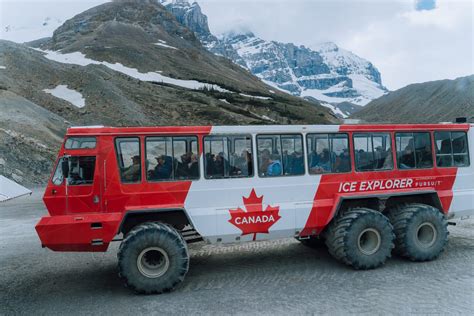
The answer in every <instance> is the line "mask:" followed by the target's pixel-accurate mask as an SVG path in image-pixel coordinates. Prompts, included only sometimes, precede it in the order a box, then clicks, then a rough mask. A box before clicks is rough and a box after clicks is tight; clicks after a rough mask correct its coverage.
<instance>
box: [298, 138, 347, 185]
mask: <svg viewBox="0 0 474 316" xmlns="http://www.w3.org/2000/svg"><path fill="white" fill-rule="evenodd" d="M310 135H327V136H328V137H327V140H328V145H329V147H331V146H332V145H331V144H332V142H331V143H330V142H329V140H330V139H331V138H330V135H346V137H347V149H348V150H349V165H350V168H349V171H345V172H333V171H332V163H331V171H330V172H324V173H311V172H310V167H309V159H308V155H309V151H308V138H309V136H310ZM305 150H306V158H305V160H306V165H307V169H308V174H309V175H310V176H322V175H325V174H348V173H352V172H353V168H352V165H353V164H352V162H353V160H354V165H355V157H354V159H352V153H353V151H352V150H351V137H350V135H349V133H345V132H328V133H323V132H318V133H307V134H306V148H305Z"/></svg>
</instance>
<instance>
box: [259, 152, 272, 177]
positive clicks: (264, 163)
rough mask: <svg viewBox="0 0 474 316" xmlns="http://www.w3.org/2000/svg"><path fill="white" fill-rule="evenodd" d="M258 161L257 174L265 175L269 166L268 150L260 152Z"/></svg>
mask: <svg viewBox="0 0 474 316" xmlns="http://www.w3.org/2000/svg"><path fill="white" fill-rule="evenodd" d="M260 159H261V160H260V166H259V169H260V170H259V172H260V174H265V173H266V172H267V170H268V165H269V164H270V151H269V150H268V149H264V150H262V153H261V155H260Z"/></svg>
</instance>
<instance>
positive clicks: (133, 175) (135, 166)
mask: <svg viewBox="0 0 474 316" xmlns="http://www.w3.org/2000/svg"><path fill="white" fill-rule="evenodd" d="M140 170H141V169H140V156H138V155H137V156H133V157H132V165H131V166H130V167H128V168H127V169H125V171H124V172H123V173H122V178H123V180H124V181H129V182H134V181H138V179H140Z"/></svg>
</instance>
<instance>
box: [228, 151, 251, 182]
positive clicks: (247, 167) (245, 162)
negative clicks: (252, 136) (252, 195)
mask: <svg viewBox="0 0 474 316" xmlns="http://www.w3.org/2000/svg"><path fill="white" fill-rule="evenodd" d="M232 169H233V170H232V175H237V176H242V177H247V176H251V175H252V170H253V168H252V154H251V153H249V151H248V150H243V151H242V154H241V155H240V157H238V158H236V159H235V166H234V167H233V168H232Z"/></svg>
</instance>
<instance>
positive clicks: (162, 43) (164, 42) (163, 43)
mask: <svg viewBox="0 0 474 316" xmlns="http://www.w3.org/2000/svg"><path fill="white" fill-rule="evenodd" d="M158 42H159V43H153V45H156V46H161V47H166V48H171V49H176V50H178V49H177V48H176V47H174V46H171V45H168V44H166V41H164V40H158Z"/></svg>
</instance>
